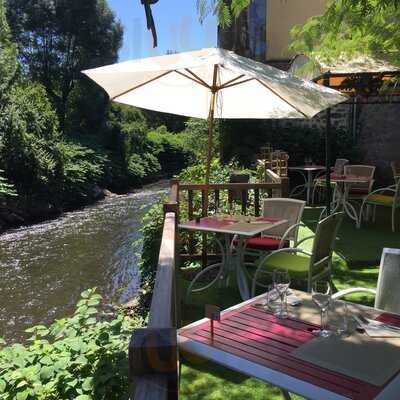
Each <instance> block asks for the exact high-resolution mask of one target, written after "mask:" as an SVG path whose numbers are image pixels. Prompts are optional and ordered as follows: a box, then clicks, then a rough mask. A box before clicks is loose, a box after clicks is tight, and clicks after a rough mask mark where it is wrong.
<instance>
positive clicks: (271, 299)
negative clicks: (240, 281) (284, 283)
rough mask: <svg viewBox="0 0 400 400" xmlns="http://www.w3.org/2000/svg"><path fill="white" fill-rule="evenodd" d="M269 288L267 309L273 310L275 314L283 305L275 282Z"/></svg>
mask: <svg viewBox="0 0 400 400" xmlns="http://www.w3.org/2000/svg"><path fill="white" fill-rule="evenodd" d="M267 289H268V290H267V294H266V303H265V306H266V309H267V310H269V311H271V312H272V313H273V314H276V313H277V312H278V311H279V309H280V307H281V304H280V301H279V294H278V291H277V290H276V289H275V287H274V285H273V284H272V285H268V287H267Z"/></svg>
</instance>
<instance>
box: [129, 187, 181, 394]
mask: <svg viewBox="0 0 400 400" xmlns="http://www.w3.org/2000/svg"><path fill="white" fill-rule="evenodd" d="M177 194H178V192H177V191H176V190H171V196H172V197H171V200H175V201H172V202H171V203H168V204H167V205H166V206H165V209H171V208H174V207H173V206H174V205H178V204H179V202H178V197H177ZM174 196H175V197H174ZM176 219H177V214H176V213H175V212H167V213H166V214H165V220H164V227H163V233H162V240H161V246H160V253H159V258H158V265H157V273H156V278H155V284H154V288H153V297H152V300H151V306H150V314H149V323H148V326H147V328H146V329H137V330H136V331H135V333H134V336H133V337H132V340H131V343H130V346H129V362H130V373H131V376H132V377H134V383H135V389H134V396H133V398H134V399H135V400H175V399H177V398H178V365H177V362H176V358H177V348H176V329H177V324H176V308H177V307H176V292H175V288H176V285H175V267H176V227H177V221H176ZM133 338H135V339H133ZM138 338H139V339H140V340H141V341H140V342H139V343H137V342H138V341H139V340H138ZM146 341H147V342H146ZM165 349H167V352H168V354H170V357H171V358H170V359H169V360H168V359H167V360H166V359H165V351H166V350H165ZM161 353H163V354H164V356H162V355H161ZM174 353H175V354H174ZM138 364H141V365H138ZM149 366H150V369H152V371H151V372H147V369H148V368H149ZM137 371H139V372H137Z"/></svg>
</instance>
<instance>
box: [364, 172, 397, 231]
mask: <svg viewBox="0 0 400 400" xmlns="http://www.w3.org/2000/svg"><path fill="white" fill-rule="evenodd" d="M394 179H395V182H396V183H395V184H394V185H392V186H388V187H385V188H381V189H377V190H374V191H373V192H371V193H369V194H368V195H367V196H366V197H365V198H364V201H363V203H362V205H361V209H360V216H359V218H358V223H357V227H358V228H360V227H361V221H362V219H363V217H364V210H365V209H366V210H367V212H366V218H367V219H368V214H369V212H368V207H369V206H371V207H373V214H372V220H373V222H375V214H376V207H377V206H380V207H390V208H391V209H392V231H393V232H395V230H396V219H395V218H396V210H397V209H400V179H398V178H397V177H396V175H394Z"/></svg>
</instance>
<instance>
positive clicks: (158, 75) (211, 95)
mask: <svg viewBox="0 0 400 400" xmlns="http://www.w3.org/2000/svg"><path fill="white" fill-rule="evenodd" d="M83 73H84V74H86V75H87V76H88V77H89V78H91V79H92V80H94V81H95V82H96V83H97V84H99V85H100V86H101V87H102V88H104V90H105V91H106V92H107V93H108V95H109V96H110V99H111V100H113V101H116V102H119V103H123V104H128V105H132V106H136V107H140V108H145V109H149V110H155V111H160V112H166V113H172V114H177V115H183V116H188V117H196V118H203V119H208V124H209V133H208V154H207V166H206V177H205V181H206V184H208V183H209V178H210V163H211V157H212V141H213V121H214V119H215V118H246V119H247V118H248V119H250V118H259V119H284V118H312V117H313V116H314V115H316V114H318V113H319V112H320V111H322V110H324V109H326V108H329V107H331V106H333V105H335V104H338V103H341V102H343V101H345V100H346V96H344V95H343V94H341V93H339V92H337V91H335V90H332V89H329V88H326V87H322V86H320V85H317V84H315V83H313V82H310V81H306V80H303V79H300V78H296V77H294V76H292V75H290V74H288V73H286V72H284V71H281V70H279V69H276V68H273V67H271V66H268V65H265V64H262V63H259V62H256V61H253V60H251V59H248V58H245V57H241V56H238V55H236V54H235V53H233V52H231V51H227V50H223V49H219V48H210V49H202V50H198V51H192V52H186V53H180V54H171V55H165V56H159V57H151V58H144V59H140V60H132V61H126V62H122V63H118V64H113V65H109V66H105V67H100V68H95V69H90V70H86V71H83Z"/></svg>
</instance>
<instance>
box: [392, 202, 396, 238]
mask: <svg viewBox="0 0 400 400" xmlns="http://www.w3.org/2000/svg"><path fill="white" fill-rule="evenodd" d="M395 214H396V209H395V208H394V207H393V208H392V232H393V233H394V232H395V231H396V220H395V216H396V215H395Z"/></svg>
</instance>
